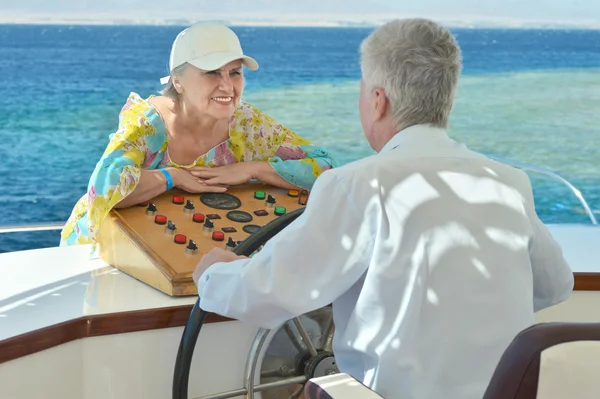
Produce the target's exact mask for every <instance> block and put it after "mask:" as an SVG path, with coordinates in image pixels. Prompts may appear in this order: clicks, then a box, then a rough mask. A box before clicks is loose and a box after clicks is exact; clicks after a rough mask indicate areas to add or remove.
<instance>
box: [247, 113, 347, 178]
mask: <svg viewBox="0 0 600 399" xmlns="http://www.w3.org/2000/svg"><path fill="white" fill-rule="evenodd" d="M244 108H245V110H244V116H245V117H246V120H244V121H242V123H241V125H243V126H244V127H245V128H246V129H249V130H250V131H251V132H253V134H251V135H250V137H248V141H250V142H252V144H251V145H252V147H253V148H252V150H253V152H254V156H253V158H254V160H262V161H267V162H269V164H270V165H271V166H272V167H273V169H274V170H275V172H277V174H278V175H279V176H281V177H282V178H283V179H285V180H286V181H288V182H289V183H291V184H294V185H296V186H298V187H301V188H305V189H307V190H311V189H312V186H313V184H314V183H315V181H316V180H317V177H319V176H320V175H321V173H323V172H324V171H326V170H328V169H332V168H335V167H337V166H338V163H337V161H336V160H335V159H334V157H333V156H332V154H331V153H330V152H329V151H328V150H327V149H325V148H324V147H321V146H317V145H315V144H313V143H312V142H311V141H309V140H307V139H305V138H303V137H301V136H300V135H298V134H296V133H294V132H293V131H291V130H290V129H288V128H287V127H285V126H283V125H282V124H280V123H278V122H277V121H276V120H275V119H274V118H272V117H270V116H269V115H267V114H265V113H263V112H261V111H260V110H258V109H257V108H255V107H253V106H251V105H249V104H245V106H244ZM248 144H250V143H247V145H248Z"/></svg>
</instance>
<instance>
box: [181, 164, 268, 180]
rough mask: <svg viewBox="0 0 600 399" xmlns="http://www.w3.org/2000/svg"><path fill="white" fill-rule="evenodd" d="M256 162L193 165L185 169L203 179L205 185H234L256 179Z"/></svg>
mask: <svg viewBox="0 0 600 399" xmlns="http://www.w3.org/2000/svg"><path fill="white" fill-rule="evenodd" d="M257 164H258V163H257V162H238V163H232V164H230V165H223V166H215V167H213V168H209V167H206V166H194V167H193V168H190V169H187V170H188V171H189V172H190V173H191V174H192V175H193V176H195V177H198V178H200V179H203V180H204V183H206V185H209V186H215V185H216V186H219V185H224V186H235V185H237V184H244V183H246V182H248V181H250V180H252V179H256V173H255V171H256V165H257Z"/></svg>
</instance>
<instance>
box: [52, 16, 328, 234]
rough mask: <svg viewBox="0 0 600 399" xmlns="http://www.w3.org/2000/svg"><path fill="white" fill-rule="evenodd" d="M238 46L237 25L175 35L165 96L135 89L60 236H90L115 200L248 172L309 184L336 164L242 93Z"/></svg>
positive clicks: (214, 185) (208, 186) (209, 186)
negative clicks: (143, 94) (142, 93)
mask: <svg viewBox="0 0 600 399" xmlns="http://www.w3.org/2000/svg"><path fill="white" fill-rule="evenodd" d="M242 65H245V66H246V67H247V68H249V69H251V70H256V69H258V64H257V62H256V61H255V60H254V59H252V58H250V57H248V56H246V55H244V53H243V51H242V48H241V46H240V42H239V39H238V37H237V36H236V35H235V33H234V32H233V31H232V30H231V29H229V28H227V27H226V26H223V25H219V24H214V23H199V24H195V25H193V26H191V27H189V28H187V29H185V30H184V31H183V32H181V33H180V34H179V35H178V36H177V38H176V39H175V41H174V43H173V46H172V49H171V56H170V71H171V73H170V76H168V77H165V78H163V79H161V82H162V83H163V84H166V88H165V89H164V90H163V92H162V96H150V97H149V98H148V99H143V98H141V97H140V96H139V95H137V94H135V93H131V94H130V96H129V98H128V99H127V102H126V103H125V105H124V106H123V109H122V110H121V113H120V115H119V127H118V130H117V131H116V133H114V134H112V135H111V136H110V142H109V144H108V147H107V148H106V150H105V152H104V154H103V156H102V157H101V159H100V161H99V162H98V164H97V165H96V168H95V170H94V172H93V174H92V176H91V178H90V182H89V185H88V192H87V194H86V195H84V196H83V197H82V198H81V199H80V200H79V201H78V202H77V204H76V205H75V208H74V209H73V212H72V214H71V217H70V218H69V220H68V221H67V223H66V225H65V227H64V229H63V231H62V235H61V245H74V244H95V239H96V236H97V232H98V229H99V227H100V225H101V223H102V221H103V220H104V218H105V217H106V216H107V214H108V212H109V211H110V210H111V209H112V208H120V207H129V206H132V205H135V204H137V203H140V202H143V201H146V200H149V199H151V198H154V197H156V196H157V195H159V194H161V193H163V192H165V191H166V190H169V189H171V188H173V187H178V188H180V189H182V190H185V191H187V192H190V193H202V192H222V191H225V190H226V189H227V186H229V185H237V184H242V183H245V182H247V181H249V180H251V179H256V180H260V181H262V182H265V183H268V184H271V185H274V186H278V187H282V188H300V189H301V188H306V189H309V190H310V188H311V187H312V185H313V183H314V182H315V180H316V179H317V177H318V176H319V175H320V174H321V173H322V172H323V171H324V170H326V169H329V168H332V167H334V166H335V162H334V160H333V159H332V157H331V155H330V154H329V153H328V152H327V151H326V150H325V149H323V148H321V147H317V146H314V145H313V144H312V143H311V142H310V141H308V140H306V139H304V138H302V137H300V136H298V135H297V134H295V133H293V132H292V131H290V130H288V129H287V128H286V127H284V126H282V125H281V124H279V123H277V122H276V121H275V120H274V119H273V118H271V117H269V116H268V115H265V114H264V113H262V112H261V111H260V110H258V109H256V108H255V107H253V106H252V105H250V104H248V103H245V102H244V101H242V100H241V97H242V92H243V90H244V74H243V71H242Z"/></svg>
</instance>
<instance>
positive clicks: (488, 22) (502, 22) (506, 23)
mask: <svg viewBox="0 0 600 399" xmlns="http://www.w3.org/2000/svg"><path fill="white" fill-rule="evenodd" d="M347 17H348V16H346V18H344V16H341V17H339V18H331V16H329V15H315V16H312V17H311V18H310V19H308V18H306V17H303V18H298V17H296V18H289V16H288V18H281V16H280V17H279V18H277V17H271V18H232V17H229V16H227V17H224V16H220V15H214V16H210V17H207V18H178V17H173V18H164V17H163V18H152V17H136V18H133V17H122V18H114V17H113V16H108V15H107V16H103V15H94V16H86V15H68V16H65V17H59V18H57V17H54V16H51V15H43V14H42V15H28V16H16V15H15V16H4V17H1V16H0V25H77V26H189V25H191V24H193V23H196V22H199V21H207V22H208V21H213V22H220V23H223V24H225V25H228V26H243V27H315V28H316V27H331V28H351V27H356V28H368V27H377V26H380V25H382V24H384V23H386V22H388V21H391V20H394V19H398V18H411V17H414V16H409V15H407V16H396V17H390V16H389V15H387V16H385V17H382V16H376V15H372V16H370V17H368V16H367V17H363V16H355V18H347ZM356 17H358V18H356ZM427 18H429V19H431V20H434V21H436V22H438V23H440V24H441V25H444V26H446V27H448V28H474V29H476V28H504V29H511V28H512V29H585V30H598V29H600V20H588V21H578V20H571V21H564V20H560V21H555V20H525V19H520V20H519V19H512V20H511V19H506V18H483V17H478V16H472V17H471V18H464V17H463V18H461V19H458V18H454V17H443V18H440V17H438V18H435V17H427Z"/></svg>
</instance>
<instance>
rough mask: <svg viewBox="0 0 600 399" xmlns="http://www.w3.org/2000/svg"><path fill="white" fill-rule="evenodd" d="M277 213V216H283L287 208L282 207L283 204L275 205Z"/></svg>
mask: <svg viewBox="0 0 600 399" xmlns="http://www.w3.org/2000/svg"><path fill="white" fill-rule="evenodd" d="M275 214H276V215H277V216H281V215H283V214H285V208H284V207H282V206H276V207H275Z"/></svg>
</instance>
